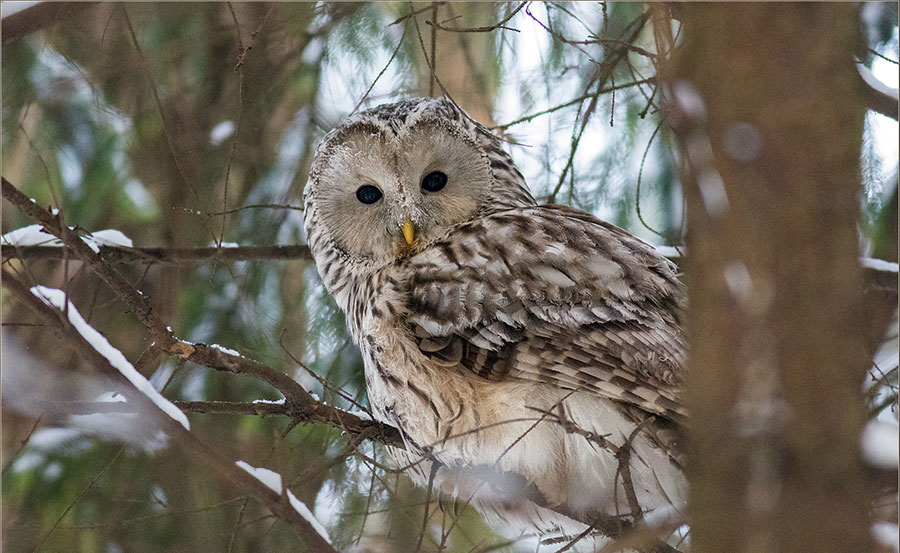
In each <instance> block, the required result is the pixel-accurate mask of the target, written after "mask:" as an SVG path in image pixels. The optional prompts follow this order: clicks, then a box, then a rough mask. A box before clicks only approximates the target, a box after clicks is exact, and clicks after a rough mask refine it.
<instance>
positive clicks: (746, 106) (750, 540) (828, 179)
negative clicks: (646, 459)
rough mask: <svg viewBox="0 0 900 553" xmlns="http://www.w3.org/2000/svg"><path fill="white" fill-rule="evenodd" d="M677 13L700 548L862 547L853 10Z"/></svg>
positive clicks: (673, 93)
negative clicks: (681, 25)
mask: <svg viewBox="0 0 900 553" xmlns="http://www.w3.org/2000/svg"><path fill="white" fill-rule="evenodd" d="M679 9H680V12H679V18H680V19H681V22H682V24H683V30H682V35H683V36H684V44H683V46H681V47H679V50H678V53H677V61H675V62H674V63H673V65H672V66H671V67H670V68H669V69H670V71H669V72H668V74H667V75H666V77H667V82H668V85H669V91H670V96H669V101H670V103H671V105H672V113H673V123H674V125H675V127H676V133H677V135H678V139H679V144H680V147H681V153H682V158H683V166H684V171H683V177H684V178H683V182H684V183H685V194H686V197H687V205H688V237H687V243H688V252H689V257H688V259H687V274H688V288H689V291H690V302H691V305H690V322H689V327H690V329H689V330H690V335H691V348H692V349H691V360H690V375H689V382H688V387H687V388H688V402H689V405H690V408H691V411H692V415H693V416H692V420H693V422H692V428H691V431H692V447H693V450H692V451H693V457H692V464H691V466H690V477H691V481H692V490H693V496H692V503H691V513H692V516H693V548H692V549H693V551H696V552H698V553H702V552H715V553H721V552H723V551H728V552H731V553H739V552H750V551H760V552H762V551H765V552H775V551H785V552H787V551H790V552H792V553H798V552H813V551H815V552H822V551H833V552H847V553H850V552H853V553H858V552H861V551H866V550H868V549H870V548H871V544H870V537H869V526H870V522H869V520H868V517H867V507H868V499H869V496H868V492H867V489H866V486H865V483H864V479H863V463H862V460H861V457H860V452H859V447H858V446H859V436H860V430H861V428H862V425H863V423H864V410H863V402H862V398H861V384H862V381H863V378H864V375H865V370H866V367H867V358H866V336H865V329H866V327H865V324H864V317H863V309H862V302H861V290H862V287H863V284H862V278H861V272H860V268H859V264H858V261H857V258H858V254H859V252H858V240H857V227H856V225H857V221H858V217H859V203H860V200H859V194H860V166H859V165H860V163H859V159H860V147H861V136H862V125H863V114H864V111H863V108H862V106H861V103H860V102H861V99H860V91H859V90H858V89H857V79H856V75H855V68H854V65H853V52H855V51H857V48H856V46H857V40H858V33H859V17H858V12H857V8H856V7H854V6H850V5H836V4H830V5H829V4H787V5H786V4H769V5H753V4H731V5H717V4H697V5H690V4H688V5H681V6H679Z"/></svg>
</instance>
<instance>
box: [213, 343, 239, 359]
mask: <svg viewBox="0 0 900 553" xmlns="http://www.w3.org/2000/svg"><path fill="white" fill-rule="evenodd" d="M209 347H211V348H213V349H217V350H219V351H221V352H222V353H227V354H228V355H234V356H235V357H243V356H242V355H241V354H240V353H238V352H236V351H235V350H233V349H230V348H226V347H225V346H220V345H219V344H210V345H209Z"/></svg>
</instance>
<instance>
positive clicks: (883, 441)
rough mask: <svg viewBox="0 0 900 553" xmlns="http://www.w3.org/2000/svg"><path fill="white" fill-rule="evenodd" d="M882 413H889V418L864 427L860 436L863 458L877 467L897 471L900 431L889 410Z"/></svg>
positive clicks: (879, 419) (886, 417)
mask: <svg viewBox="0 0 900 553" xmlns="http://www.w3.org/2000/svg"><path fill="white" fill-rule="evenodd" d="M882 413H887V414H888V416H879V417H878V418H876V419H875V420H872V421H869V422H868V423H867V424H866V426H865V427H863V431H862V435H861V436H860V442H861V446H862V453H863V457H865V458H866V460H868V461H869V462H870V463H872V464H873V465H875V466H876V467H879V468H884V469H896V468H897V465H898V464H900V456H898V449H900V436H898V430H900V429H898V427H897V422H896V420H893V416H892V415H890V413H889V412H888V410H887V409H885V410H883V411H882Z"/></svg>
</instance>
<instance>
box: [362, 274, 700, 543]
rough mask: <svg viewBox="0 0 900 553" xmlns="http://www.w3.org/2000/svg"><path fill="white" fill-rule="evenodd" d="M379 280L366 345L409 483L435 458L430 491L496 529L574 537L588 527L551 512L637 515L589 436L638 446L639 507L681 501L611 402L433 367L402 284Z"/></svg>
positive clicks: (610, 456)
mask: <svg viewBox="0 0 900 553" xmlns="http://www.w3.org/2000/svg"><path fill="white" fill-rule="evenodd" d="M380 280H381V282H382V286H380V287H379V291H378V293H375V294H372V295H371V296H369V297H371V298H377V299H373V300H372V301H371V302H370V307H369V309H368V310H367V316H364V318H363V321H362V324H361V326H360V337H359V338H360V339H359V344H360V348H361V350H362V352H363V356H364V362H365V371H366V384H367V388H368V397H369V402H370V404H371V406H372V409H373V412H374V414H375V415H376V417H377V418H379V419H380V420H382V421H383V422H386V423H388V424H391V425H393V426H396V427H397V428H398V429H400V430H401V432H402V434H403V436H404V440H405V443H406V449H405V450H394V451H392V454H393V455H394V457H395V458H396V460H397V463H398V465H399V466H401V467H411V469H410V470H409V474H410V476H411V477H412V478H413V480H414V481H416V482H417V483H419V484H420V485H427V484H428V480H429V477H430V474H429V471H428V470H426V468H425V467H427V466H430V463H428V462H427V461H426V462H423V461H422V459H423V458H426V459H434V460H437V461H439V462H440V464H441V465H442V467H441V470H440V471H439V472H438V473H437V477H435V480H434V483H435V485H436V486H438V488H439V489H443V490H444V491H445V492H446V493H449V494H452V495H455V496H457V497H458V498H459V499H462V500H464V501H472V502H473V504H475V505H476V507H477V508H479V510H480V511H482V512H483V513H486V514H488V516H489V517H491V518H492V519H493V520H495V521H497V522H498V523H503V524H512V525H514V526H516V527H517V528H520V529H521V530H523V531H524V530H532V531H533V530H534V529H538V530H539V531H541V532H546V531H548V530H552V529H560V528H561V529H563V530H566V531H567V532H570V533H571V532H579V531H581V530H582V529H583V528H584V527H583V525H580V524H579V523H576V522H574V521H572V520H570V519H567V518H565V517H560V516H559V515H557V514H556V513H555V512H553V511H552V510H551V509H552V508H553V507H556V506H559V505H566V506H567V508H570V509H574V511H575V512H579V511H584V512H587V511H590V510H595V509H598V508H599V509H602V510H603V511H604V512H607V513H616V512H619V513H628V512H630V511H629V505H628V503H627V494H626V493H625V489H624V487H623V483H622V478H621V474H620V470H619V465H618V460H617V459H616V457H615V454H614V451H613V450H611V449H604V448H603V447H600V446H599V445H598V443H602V441H600V442H598V441H594V442H592V441H591V440H589V439H586V438H585V432H587V433H590V434H593V435H595V436H598V437H602V439H603V440H609V441H610V443H614V444H620V445H621V444H623V443H625V442H626V441H627V440H628V439H629V437H631V438H632V439H633V442H632V447H633V448H634V453H633V458H632V463H638V464H640V465H641V468H642V470H640V471H634V473H633V474H634V482H633V485H634V488H635V491H636V494H637V496H638V498H639V502H640V505H641V507H642V509H644V510H652V509H655V508H657V507H659V506H662V505H669V504H671V503H673V502H674V503H677V501H676V500H674V499H673V498H680V497H684V495H683V494H684V493H685V492H686V483H685V480H684V477H683V475H682V473H681V471H680V469H678V468H676V467H675V466H674V465H673V464H672V463H671V461H670V459H668V458H667V456H666V455H665V453H664V452H662V451H661V450H660V449H659V448H658V447H655V446H654V445H653V444H651V443H650V442H649V441H648V440H647V439H646V438H645V437H643V436H640V435H639V436H637V437H634V436H631V434H632V431H633V429H634V428H635V425H634V421H632V420H629V419H628V418H627V417H626V416H624V415H623V414H622V413H620V411H619V409H618V408H617V407H616V406H615V404H614V402H612V401H610V400H606V399H602V398H598V397H597V396H596V395H593V394H585V393H581V392H572V391H567V390H562V389H560V388H558V387H555V386H551V385H542V384H535V383H530V382H515V381H499V382H498V381H490V380H488V379H485V378H483V377H480V376H478V375H476V374H474V373H472V372H470V371H466V370H464V369H457V368H452V367H447V366H446V365H444V364H441V363H437V362H435V361H434V360H433V359H431V358H429V357H427V356H425V355H423V354H422V352H421V350H420V349H419V346H418V344H417V341H416V339H415V335H414V333H413V332H412V331H411V330H410V329H409V328H408V326H407V325H406V324H404V323H403V320H404V316H405V313H404V312H403V311H402V308H401V307H400V306H402V297H403V294H402V293H401V292H400V289H401V288H402V282H403V280H402V278H400V277H399V276H397V277H395V278H391V277H388V278H384V279H380ZM386 314H389V315H388V316H387V317H386V316H385V315H386ZM390 314H392V315H393V316H390ZM565 422H568V423H570V426H568V427H567V425H566V424H565ZM571 428H578V429H580V430H581V432H580V433H572V432H571ZM644 469H647V470H644ZM485 470H487V471H488V472H487V476H485V473H484V471H485ZM494 471H496V472H494ZM473 474H474V475H473ZM497 475H503V477H502V479H509V478H512V479H513V480H514V483H513V484H512V488H510V486H509V485H507V484H502V485H501V484H498V483H497V482H496V481H494V480H496V479H497V478H499V477H498V476H497ZM498 488H499V491H498ZM510 489H512V491H510Z"/></svg>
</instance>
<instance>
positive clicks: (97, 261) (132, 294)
mask: <svg viewBox="0 0 900 553" xmlns="http://www.w3.org/2000/svg"><path fill="white" fill-rule="evenodd" d="M2 185H3V197H4V198H6V199H7V200H9V202H10V203H12V204H13V205H15V206H17V207H19V208H20V209H22V211H24V212H25V213H27V214H28V215H29V216H31V217H32V218H34V219H35V220H36V221H38V222H39V223H40V224H41V226H42V227H44V229H45V230H46V231H47V232H49V233H50V234H52V235H54V236H56V237H57V238H59V239H60V240H61V241H62V242H63V244H64V245H65V247H66V249H68V250H69V251H70V252H72V253H74V254H75V256H76V257H78V258H80V259H81V260H82V261H84V262H85V264H86V265H87V266H88V267H89V268H90V269H91V271H93V272H94V273H95V274H97V276H99V277H100V278H101V279H102V280H103V281H104V282H106V283H107V284H108V285H109V286H110V288H111V289H112V290H113V292H115V294H116V295H117V296H118V297H119V299H121V300H122V301H123V303H125V305H126V306H128V308H129V309H130V310H131V311H133V312H134V313H135V315H136V316H137V318H138V320H140V321H141V323H142V324H144V326H145V327H146V328H147V330H148V332H150V334H151V336H152V337H153V339H154V340H155V341H156V347H157V348H159V349H160V350H161V351H165V352H166V353H168V354H169V355H175V356H178V357H181V358H182V359H186V360H188V361H191V362H192V363H196V364H198V365H201V366H204V367H208V368H212V369H215V370H219V371H225V372H231V373H236V374H247V375H251V376H253V377H256V378H259V379H261V380H264V381H265V382H267V383H269V384H270V385H272V386H273V387H274V388H275V389H277V390H278V391H279V392H281V394H282V395H283V396H284V397H285V403H286V405H287V408H288V409H289V410H290V412H291V413H292V415H291V416H292V417H294V418H298V419H300V420H303V421H306V422H319V423H324V424H328V425H331V426H334V427H336V428H340V429H341V430H344V431H347V432H351V433H356V434H359V433H363V432H365V433H366V434H367V435H371V437H372V438H373V439H375V440H378V441H381V442H382V443H385V444H387V445H392V446H395V447H403V442H402V440H401V438H400V433H399V432H398V431H397V429H395V428H393V427H390V426H387V425H383V424H382V423H379V422H376V421H371V420H363V419H361V418H359V417H357V416H355V415H351V414H350V413H347V412H346V411H342V410H340V409H337V408H335V407H332V406H330V405H325V404H324V403H321V402H319V401H316V400H315V399H314V398H313V397H312V396H311V395H310V394H309V392H307V391H306V390H305V389H304V388H303V387H302V386H300V384H298V383H297V382H296V381H294V379H292V378H291V377H290V376H288V375H286V374H285V373H283V372H281V371H279V370H277V369H275V368H273V367H270V366H268V365H264V364H262V363H259V362H256V361H253V360H251V359H248V358H246V357H243V356H241V355H235V354H232V353H229V352H227V351H224V350H222V349H220V348H218V347H214V346H209V345H206V344H194V343H190V342H186V341H182V340H179V339H178V338H176V337H175V335H174V333H173V331H172V330H171V329H170V327H169V326H167V325H166V324H165V323H164V322H163V321H162V320H160V319H159V318H158V317H157V316H156V314H155V313H154V312H153V310H152V306H151V304H150V301H149V298H148V297H147V296H145V295H144V294H142V293H141V292H140V291H138V290H137V289H135V288H134V287H133V286H132V285H131V284H130V283H129V282H128V281H127V280H126V279H125V277H123V276H122V275H121V274H119V273H118V272H117V271H116V270H115V269H114V268H113V267H112V266H111V265H110V264H108V263H106V262H105V261H104V259H103V258H102V257H101V256H100V254H97V253H94V251H93V250H91V248H90V247H89V246H88V245H87V244H85V243H84V242H83V241H82V240H81V239H80V238H79V237H78V236H76V235H75V234H74V232H72V231H71V230H70V229H68V228H66V227H64V226H62V225H61V224H60V223H59V216H58V215H53V214H51V213H50V212H49V211H47V210H45V209H43V208H42V207H40V206H38V205H37V204H36V203H34V202H33V201H31V199H30V198H28V197H27V196H25V195H24V194H22V193H21V192H20V191H19V190H18V189H17V188H16V187H15V186H13V185H12V184H11V183H10V182H9V181H7V180H6V179H5V178H3V179H2ZM56 249H62V248H56ZM225 249H229V248H225Z"/></svg>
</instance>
